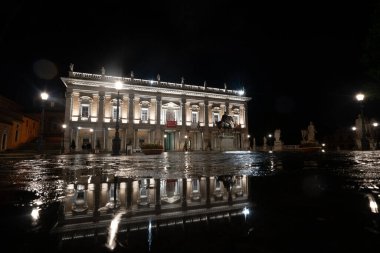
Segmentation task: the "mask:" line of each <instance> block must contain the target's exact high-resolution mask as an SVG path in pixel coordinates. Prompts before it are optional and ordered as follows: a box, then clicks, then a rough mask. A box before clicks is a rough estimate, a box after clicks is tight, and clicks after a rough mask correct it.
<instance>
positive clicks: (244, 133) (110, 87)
mask: <svg viewBox="0 0 380 253" xmlns="http://www.w3.org/2000/svg"><path fill="white" fill-rule="evenodd" d="M61 80H62V81H63V83H64V84H65V86H66V109H65V120H64V121H65V122H64V123H65V124H66V126H67V127H66V128H65V133H64V148H65V151H66V152H68V151H69V150H70V147H71V148H72V149H73V148H74V146H75V148H74V149H75V151H81V150H82V148H85V147H91V149H93V150H95V151H99V152H110V151H111V149H112V139H113V138H114V137H115V132H116V129H118V133H119V136H120V139H121V152H126V150H129V147H132V150H134V151H136V150H139V147H140V145H141V144H146V143H159V144H162V145H163V146H164V148H165V151H179V150H183V149H184V147H186V150H221V151H224V150H244V149H248V148H249V140H248V125H247V123H248V115H247V102H248V101H249V100H250V99H251V98H250V97H246V96H244V90H230V89H227V85H226V84H225V88H224V89H220V88H213V87H209V86H207V84H206V82H205V83H204V84H203V85H201V86H197V85H189V84H185V83H184V79H183V78H182V80H181V83H172V82H164V81H161V80H160V76H159V75H157V80H144V79H137V78H135V77H134V74H133V72H131V75H130V77H117V76H109V75H106V74H105V69H104V68H102V73H101V74H88V73H80V72H74V70H73V64H71V66H70V71H69V75H68V77H62V78H61ZM117 82H118V83H119V84H120V83H121V87H118V89H116V85H115V84H116V83H117ZM117 115H119V119H117ZM223 115H228V116H231V117H229V118H232V119H233V123H232V124H230V126H231V127H230V128H228V129H223V128H218V126H217V124H216V123H217V122H220V121H221V119H222V116H223ZM117 125H118V126H119V128H117V127H116V126H117ZM72 144H75V145H72ZM127 147H128V148H127Z"/></svg>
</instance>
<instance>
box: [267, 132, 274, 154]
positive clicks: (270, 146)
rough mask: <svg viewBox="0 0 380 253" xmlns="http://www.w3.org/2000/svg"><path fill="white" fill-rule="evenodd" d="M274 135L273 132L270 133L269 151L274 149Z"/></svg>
mask: <svg viewBox="0 0 380 253" xmlns="http://www.w3.org/2000/svg"><path fill="white" fill-rule="evenodd" d="M272 137H273V135H272V134H268V142H269V152H272V151H273V143H272V141H273V140H272Z"/></svg>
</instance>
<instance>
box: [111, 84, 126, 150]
mask: <svg viewBox="0 0 380 253" xmlns="http://www.w3.org/2000/svg"><path fill="white" fill-rule="evenodd" d="M122 86H123V84H122V83H121V82H120V81H118V82H116V83H115V89H116V90H117V98H116V126H115V137H114V138H113V139H112V155H120V147H121V140H120V137H119V96H120V93H119V90H120V89H121V87H122Z"/></svg>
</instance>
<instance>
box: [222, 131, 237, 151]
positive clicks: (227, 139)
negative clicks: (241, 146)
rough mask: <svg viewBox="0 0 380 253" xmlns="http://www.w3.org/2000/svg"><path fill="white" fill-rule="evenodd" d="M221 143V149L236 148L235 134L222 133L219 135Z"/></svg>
mask: <svg viewBox="0 0 380 253" xmlns="http://www.w3.org/2000/svg"><path fill="white" fill-rule="evenodd" d="M219 145H220V146H219V150H220V151H229V150H235V148H234V137H233V135H226V134H221V135H220V136H219Z"/></svg>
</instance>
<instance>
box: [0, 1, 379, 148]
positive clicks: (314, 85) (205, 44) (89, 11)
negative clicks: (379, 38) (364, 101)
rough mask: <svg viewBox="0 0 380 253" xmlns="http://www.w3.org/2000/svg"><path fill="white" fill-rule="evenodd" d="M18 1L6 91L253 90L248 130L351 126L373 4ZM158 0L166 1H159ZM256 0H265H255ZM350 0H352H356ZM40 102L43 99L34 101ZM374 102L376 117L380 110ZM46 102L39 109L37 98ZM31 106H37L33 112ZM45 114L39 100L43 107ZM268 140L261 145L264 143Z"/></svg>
mask: <svg viewBox="0 0 380 253" xmlns="http://www.w3.org/2000/svg"><path fill="white" fill-rule="evenodd" d="M127 2H129V1H100V2H94V1H90V2H88V3H87V4H78V1H73V2H71V1H33V3H30V1H16V3H12V4H11V5H10V6H9V7H8V8H3V10H1V14H2V15H1V21H2V22H1V26H0V59H1V68H0V73H1V76H2V79H1V94H2V95H4V96H7V97H9V98H11V99H14V100H16V101H17V102H20V103H22V104H24V105H28V104H30V103H32V101H36V97H38V96H39V92H40V90H42V89H46V90H48V91H49V93H51V95H52V96H56V97H63V96H64V89H63V88H64V87H63V84H62V83H61V82H60V80H59V77H61V76H67V71H68V66H69V64H70V63H71V62H72V63H74V65H75V67H74V70H75V71H79V72H88V73H100V68H101V67H102V66H104V67H105V69H106V71H107V74H110V75H129V73H130V71H131V70H133V71H134V73H135V76H136V77H137V78H143V79H151V78H154V77H155V76H156V75H157V73H159V74H160V76H161V80H164V81H171V82H179V81H180V78H181V76H184V77H185V81H186V82H187V83H190V84H199V85H202V84H203V81H204V80H206V81H207V83H208V85H209V86H215V87H220V88H222V87H223V83H224V82H226V83H227V85H228V87H229V88H236V89H240V88H241V87H242V86H244V87H245V89H246V91H247V95H248V96H250V97H252V98H253V100H252V101H251V102H250V103H249V118H250V132H251V133H252V134H253V135H254V136H255V137H256V138H257V139H260V140H262V136H263V135H264V134H266V133H269V132H273V131H274V129H276V128H280V129H281V130H282V139H284V140H285V143H286V144H296V143H298V142H299V140H300V139H301V134H300V130H301V129H303V128H306V127H307V125H308V124H309V121H313V122H314V125H315V126H316V129H317V132H318V133H317V138H318V137H319V138H323V137H324V136H326V135H327V134H329V133H331V132H333V131H335V129H338V128H341V127H343V128H344V127H350V126H351V125H352V124H353V122H354V119H355V117H356V116H357V114H358V113H359V107H358V105H357V103H355V101H354V99H353V98H354V94H355V93H356V92H358V91H360V90H363V88H364V86H365V85H364V84H363V83H364V82H365V81H366V77H365V76H364V75H363V73H364V70H363V67H362V65H361V62H360V59H361V56H362V54H363V45H364V44H365V41H366V38H367V36H368V31H369V28H370V27H371V15H373V6H374V3H373V2H370V1H368V2H367V1H357V2H356V3H347V2H348V1H346V2H345V3H344V4H337V3H331V2H334V1H328V2H327V1H326V3H323V1H304V2H305V3H294V4H292V3H289V1H282V2H284V3H282V4H279V3H275V2H272V1H265V2H266V3H265V4H264V3H260V4H259V3H251V1H207V2H206V1H200V2H199V3H196V2H195V1H186V2H184V1H178V0H177V1H174V0H173V1H152V3H151V2H149V1H134V2H138V3H133V4H131V3H127ZM159 2H160V3H159ZM255 2H256V1H255ZM350 2H351V1H350ZM35 104H36V103H35ZM378 104H379V102H378V101H377V102H376V101H374V100H372V101H371V100H370V101H369V102H368V105H366V106H367V108H366V109H367V111H366V112H367V114H368V115H369V116H371V117H379V114H378V112H377V111H376V110H374V109H373V108H377V107H376V106H377V105H378ZM35 107H36V106H35ZM35 107H33V106H28V107H27V108H28V109H32V108H35ZM36 110H38V107H37V108H36ZM260 140H258V142H260Z"/></svg>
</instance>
